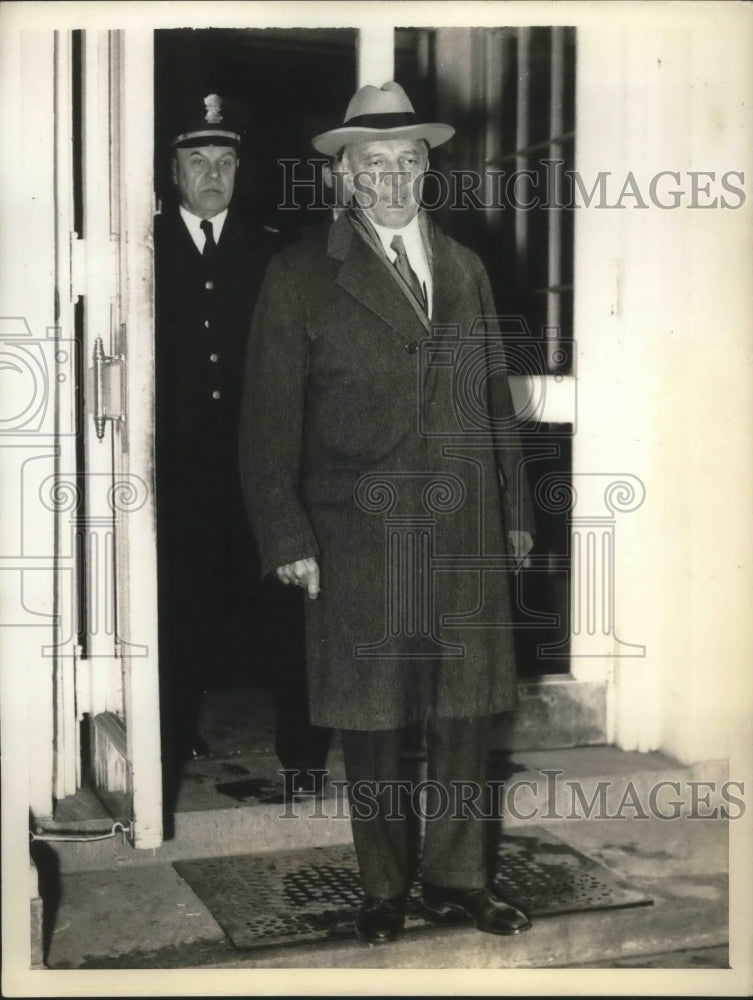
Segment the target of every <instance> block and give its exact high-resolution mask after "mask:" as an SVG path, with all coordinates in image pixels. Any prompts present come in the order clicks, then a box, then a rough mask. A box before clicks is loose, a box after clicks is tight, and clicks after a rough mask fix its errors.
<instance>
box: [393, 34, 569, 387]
mask: <svg viewBox="0 0 753 1000" xmlns="http://www.w3.org/2000/svg"><path fill="white" fill-rule="evenodd" d="M395 77H396V79H397V80H399V81H402V82H404V83H405V85H406V89H408V92H409V93H410V94H411V95H412V96H413V95H416V96H415V98H414V100H415V103H416V104H417V106H418V107H419V108H420V110H421V111H422V112H423V113H424V114H427V115H430V116H437V115H438V116H439V118H438V119H437V118H434V120H448V121H450V122H451V123H452V124H454V125H455V127H456V129H457V135H456V138H455V139H454V140H453V141H452V143H451V144H450V145H451V147H452V149H451V151H450V152H446V151H445V150H444V149H443V148H441V147H440V149H439V150H437V151H436V152H435V153H433V155H432V164H433V166H434V167H437V166H438V167H439V169H440V171H442V172H443V173H446V172H448V171H451V170H453V169H454V170H457V169H459V168H460V169H466V168H470V169H473V170H477V171H479V172H480V173H481V175H482V184H481V187H480V189H479V192H478V193H479V200H480V202H481V204H482V206H483V207H481V208H480V209H471V210H470V211H464V212H462V213H457V212H455V213H453V212H449V213H446V214H445V215H444V216H443V218H442V224H443V225H444V226H445V227H446V228H447V229H448V231H449V232H451V234H452V235H455V236H456V237H457V238H458V239H460V240H461V242H466V243H468V244H469V245H471V246H473V247H474V248H475V249H477V250H478V251H479V253H480V254H481V256H482V258H483V260H484V263H485V264H486V267H487V270H488V272H489V277H490V279H491V282H492V286H493V288H494V292H495V297H496V300H497V303H498V307H499V308H500V310H501V311H503V312H504V313H505V314H508V315H519V316H521V317H523V318H524V319H525V321H526V324H527V326H528V328H529V329H530V331H531V333H532V334H533V336H534V337H535V338H536V340H537V341H539V340H540V341H541V342H543V347H542V349H541V350H536V351H533V352H532V356H531V363H532V365H533V366H534V367H535V369H536V370H539V371H541V372H542V373H545V374H546V373H552V374H554V373H569V372H571V370H572V357H571V352H570V350H569V349H568V348H569V344H570V343H571V342H572V337H573V244H574V225H573V211H572V209H570V208H567V207H565V206H566V205H567V204H568V201H569V199H568V194H567V191H566V190H565V187H566V185H565V181H566V179H567V171H572V170H573V169H574V166H575V29H574V28H571V27H495V28H467V29H436V30H434V31H432V30H429V29H413V28H401V29H398V30H397V31H396V32H395ZM536 199H538V200H537V201H536ZM528 204H531V206H532V207H525V206H526V205H528Z"/></svg>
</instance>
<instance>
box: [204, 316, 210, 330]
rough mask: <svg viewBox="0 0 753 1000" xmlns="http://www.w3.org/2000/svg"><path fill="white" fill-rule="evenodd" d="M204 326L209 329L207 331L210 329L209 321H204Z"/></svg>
mask: <svg viewBox="0 0 753 1000" xmlns="http://www.w3.org/2000/svg"><path fill="white" fill-rule="evenodd" d="M204 326H205V327H206V328H207V330H208V329H209V320H208V319H205V320H204Z"/></svg>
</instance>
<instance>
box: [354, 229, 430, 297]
mask: <svg viewBox="0 0 753 1000" xmlns="http://www.w3.org/2000/svg"><path fill="white" fill-rule="evenodd" d="M369 222H370V223H371V225H372V226H373V227H374V230H375V231H376V234H377V236H378V237H379V239H380V241H381V243H382V246H383V247H384V252H385V253H386V254H387V259H388V260H389V261H390V263H391V264H394V263H395V261H396V259H397V254H396V253H395V251H394V250H393V249H392V247H391V246H390V243H392V240H393V239H394V237H395V236H402V238H403V245H404V246H405V252H406V254H407V255H408V263H409V264H410V266H411V267H412V268H413V271H414V272H415V275H416V277H417V278H418V280H419V281H420V282H421V284H422V285H423V289H424V295H425V296H426V313H427V315H428V316H431V300H432V290H433V286H432V282H431V270H430V269H429V261H428V260H427V258H426V249H425V248H424V241H423V238H422V237H421V228H420V226H419V224H418V216H415V218H413V219H411V221H410V222H409V223H408V225H407V226H404V227H403V228H402V229H388V228H387V227H386V226H379V225H377V224H376V222H374V221H373V220H372V219H369Z"/></svg>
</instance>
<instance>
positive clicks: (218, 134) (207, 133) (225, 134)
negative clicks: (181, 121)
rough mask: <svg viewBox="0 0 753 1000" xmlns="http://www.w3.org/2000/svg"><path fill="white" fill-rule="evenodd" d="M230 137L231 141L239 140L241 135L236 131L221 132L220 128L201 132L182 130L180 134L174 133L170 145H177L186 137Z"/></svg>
mask: <svg viewBox="0 0 753 1000" xmlns="http://www.w3.org/2000/svg"><path fill="white" fill-rule="evenodd" d="M209 138H211V139H232V140H233V142H240V141H241V137H240V135H239V134H238V133H237V132H223V131H221V130H220V129H216V128H211V129H205V130H204V131H201V132H182V133H181V134H180V135H176V137H175V138H174V139H173V141H172V143H171V145H173V146H177V145H178V144H179V143H181V142H185V141H186V140H187V139H209Z"/></svg>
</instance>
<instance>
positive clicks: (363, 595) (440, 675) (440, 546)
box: [240, 214, 533, 730]
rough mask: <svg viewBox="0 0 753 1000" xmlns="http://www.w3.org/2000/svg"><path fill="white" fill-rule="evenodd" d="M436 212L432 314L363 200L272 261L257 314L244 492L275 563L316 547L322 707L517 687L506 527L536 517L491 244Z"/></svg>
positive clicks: (352, 708)
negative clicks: (453, 233)
mask: <svg viewBox="0 0 753 1000" xmlns="http://www.w3.org/2000/svg"><path fill="white" fill-rule="evenodd" d="M421 226H422V231H423V234H424V243H425V246H426V247H427V251H428V255H429V260H430V266H431V269H432V280H433V288H434V291H433V314H432V321H431V323H432V325H433V329H432V327H430V326H429V324H428V323H427V322H426V320H425V318H423V319H422V316H421V313H420V311H419V310H418V309H417V308H415V307H414V305H413V304H412V302H411V301H410V300H409V298H408V296H407V295H406V294H405V293H404V291H403V288H402V286H401V285H400V281H399V278H398V277H397V275H396V272H395V270H394V268H393V267H392V266H391V265H390V264H389V262H388V261H387V258H386V257H385V256H384V255H383V254H381V253H380V252H379V250H378V247H377V248H375V247H374V246H372V245H370V244H369V242H368V241H367V240H366V239H365V238H364V237H363V236H362V235H361V233H360V231H359V229H358V227H354V225H353V223H352V222H351V219H350V217H349V215H347V214H344V215H342V216H341V217H340V218H339V219H338V220H337V221H336V222H335V223H334V224H332V225H331V227H329V226H327V227H322V230H321V231H320V232H319V233H318V234H317V235H315V236H312V237H310V238H307V239H305V240H303V241H301V242H300V243H298V244H297V245H295V246H293V247H291V248H289V249H287V250H286V251H284V252H283V253H282V254H280V255H278V256H277V257H276V258H275V259H274V260H273V261H272V263H271V265H270V268H269V270H268V273H267V275H266V278H265V281H264V284H263V286H262V290H261V292H260V296H259V299H258V302H257V306H256V309H255V313H254V321H253V327H252V333H251V342H250V347H249V353H248V362H247V372H246V386H245V396H244V403H243V409H242V416H241V439H240V461H241V472H242V478H243V482H244V493H245V499H246V504H247V507H248V510H249V514H250V518H251V522H252V526H253V528H254V532H255V534H256V537H257V541H258V543H259V548H260V555H261V565H262V571H263V572H271V571H272V570H274V569H275V568H276V567H278V566H280V565H284V564H286V563H289V562H292V561H294V560H296V559H300V558H303V557H305V556H312V555H316V556H317V557H318V559H319V563H320V569H321V588H322V589H321V594H320V596H319V598H318V599H317V600H316V601H310V600H307V601H306V614H307V618H306V644H307V660H308V663H307V668H308V684H309V703H310V713H311V721H312V722H313V723H314V724H316V725H323V726H332V727H338V728H345V729H365V730H378V729H391V728H397V727H399V726H402V725H405V724H407V723H409V722H411V721H414V720H417V719H421V718H426V717H428V716H455V717H464V716H472V715H486V714H493V713H495V712H499V711H503V710H505V709H508V708H510V707H512V705H513V704H514V701H515V694H516V683H515V667H514V656H513V636H512V630H511V622H512V616H511V613H510V607H509V605H510V601H509V592H508V588H509V574H508V572H507V569H506V568H505V556H506V552H507V538H506V531H507V529H508V528H517V529H522V530H533V525H532V515H531V509H530V502H529V499H528V493H527V488H526V486H525V473H524V470H523V467H522V465H521V455H520V450H519V442H518V439H517V433H516V431H515V425H514V414H513V409H512V403H511V399H510V393H509V386H508V383H507V377H506V375H505V374H504V372H503V350H502V344H501V341H500V339H499V335H498V333H497V332H496V327H495V324H494V322H493V321H492V322H491V323H488V322H487V323H486V324H485V323H484V322H483V318H484V317H490V316H491V317H493V315H494V312H495V309H494V304H493V302H492V296H491V291H490V288H489V283H488V280H487V276H486V273H485V271H484V268H483V265H482V264H481V262H480V260H479V259H478V257H477V256H476V255H475V254H474V253H472V252H471V251H470V250H468V249H466V248H464V247H462V246H460V245H459V244H458V243H456V242H455V241H453V240H452V239H450V238H449V237H447V236H446V235H444V234H443V233H442V232H441V231H439V230H438V229H437V228H436V227H434V226H433V224H432V223H431V222H430V220H429V219H428V217H426V216H425V215H423V214H422V218H421ZM479 320H480V321H481V322H480V323H479V322H478V321H479ZM501 478H503V480H504V487H505V488H504V489H501V487H500V480H501Z"/></svg>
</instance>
